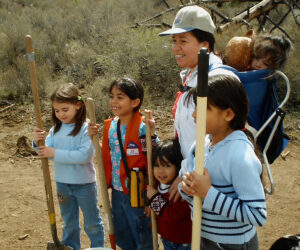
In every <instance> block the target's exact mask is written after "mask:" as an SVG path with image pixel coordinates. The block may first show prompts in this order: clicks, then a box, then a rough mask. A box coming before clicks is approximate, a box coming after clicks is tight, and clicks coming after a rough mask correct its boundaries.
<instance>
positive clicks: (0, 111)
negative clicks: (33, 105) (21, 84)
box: [0, 103, 15, 113]
mask: <svg viewBox="0 0 300 250" xmlns="http://www.w3.org/2000/svg"><path fill="white" fill-rule="evenodd" d="M13 106H15V104H14V103H12V104H10V105H9V106H7V107H5V108H3V109H1V110H0V113H2V112H4V111H5V110H8V109H10V108H11V107H13Z"/></svg>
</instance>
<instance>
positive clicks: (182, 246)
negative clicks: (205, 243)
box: [161, 238, 192, 250]
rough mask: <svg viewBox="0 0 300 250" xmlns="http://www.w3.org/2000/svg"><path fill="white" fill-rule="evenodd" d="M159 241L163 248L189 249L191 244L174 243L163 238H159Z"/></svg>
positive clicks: (165, 249)
mask: <svg viewBox="0 0 300 250" xmlns="http://www.w3.org/2000/svg"><path fill="white" fill-rule="evenodd" d="M161 241H162V243H163V245H164V250H190V249H191V246H192V244H176V243H173V242H171V241H168V240H166V239H164V238H161Z"/></svg>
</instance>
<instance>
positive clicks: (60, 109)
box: [33, 83, 104, 250]
mask: <svg viewBox="0 0 300 250" xmlns="http://www.w3.org/2000/svg"><path fill="white" fill-rule="evenodd" d="M51 101H52V119H53V123H54V126H53V127H52V128H51V129H50V131H49V134H48V136H47V137H46V132H45V131H43V130H41V129H39V128H37V129H35V131H34V140H33V146H34V148H35V149H36V151H38V153H39V155H40V157H41V158H51V159H53V162H54V180H55V181H56V187H57V196H58V201H59V206H60V211H61V216H62V218H63V220H64V224H63V238H62V243H63V244H64V245H66V246H70V247H72V248H73V249H74V250H80V248H81V243H80V224H79V208H80V209H81V211H82V213H83V216H84V230H85V232H86V233H87V235H88V237H89V238H90V240H91V247H103V246H104V226H103V221H102V218H101V217H100V210H99V207H98V205H97V204H98V195H97V184H96V174H95V168H94V165H93V154H94V150H93V145H92V142H91V140H90V137H89V135H88V123H87V122H86V107H85V104H84V102H83V101H82V97H81V96H80V94H79V90H78V89H77V87H76V86H75V85H73V84H72V83H68V84H63V85H61V86H59V87H58V88H57V89H56V90H55V91H54V92H53V93H52V95H51ZM45 139H46V141H45V146H40V147H37V145H38V144H39V142H40V141H42V140H45Z"/></svg>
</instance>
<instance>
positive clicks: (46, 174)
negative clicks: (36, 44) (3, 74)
mask: <svg viewBox="0 0 300 250" xmlns="http://www.w3.org/2000/svg"><path fill="white" fill-rule="evenodd" d="M25 43H26V52H27V54H26V56H27V61H28V64H29V71H30V81H31V90H32V94H33V101H34V108H35V118H36V122H37V126H38V127H39V128H40V129H43V120H42V112H41V105H40V99H39V92H38V83H37V76H36V66H35V58H34V51H33V45H32V38H31V36H30V35H27V36H25ZM44 145H45V142H44V141H40V142H39V145H38V146H44ZM41 162H42V169H43V176H44V185H45V191H46V201H47V208H48V215H49V221H50V229H51V234H52V238H53V241H54V243H55V244H56V245H60V242H59V240H58V237H57V230H56V219H55V209H54V202H53V194H52V186H51V178H50V171H49V164H48V159H45V158H42V159H41Z"/></svg>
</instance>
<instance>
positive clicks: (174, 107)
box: [172, 72, 192, 119]
mask: <svg viewBox="0 0 300 250" xmlns="http://www.w3.org/2000/svg"><path fill="white" fill-rule="evenodd" d="M191 74H192V72H191V73H190V74H189V75H188V76H187V77H186V79H185V82H184V83H183V87H185V86H186V81H187V80H188V79H189V78H190V76H191ZM183 93H184V92H183V91H178V92H177V93H176V99H175V102H174V105H173V108H172V114H173V118H174V119H175V114H176V109H177V104H178V102H179V99H180V97H181V96H182V94H183Z"/></svg>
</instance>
